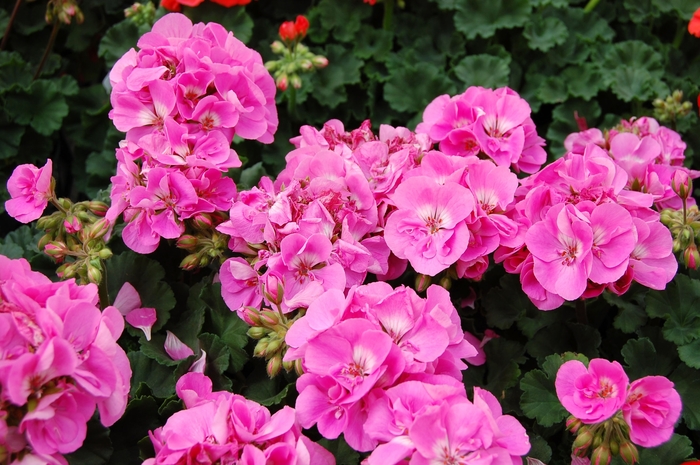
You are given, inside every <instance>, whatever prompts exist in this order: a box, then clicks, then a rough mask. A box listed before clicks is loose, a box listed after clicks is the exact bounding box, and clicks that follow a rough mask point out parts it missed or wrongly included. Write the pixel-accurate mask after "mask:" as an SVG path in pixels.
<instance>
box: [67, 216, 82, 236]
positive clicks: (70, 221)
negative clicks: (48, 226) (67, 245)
mask: <svg viewBox="0 0 700 465" xmlns="http://www.w3.org/2000/svg"><path fill="white" fill-rule="evenodd" d="M63 227H64V228H66V232H67V233H68V234H75V233H77V232H78V231H80V230H81V229H83V224H82V223H81V222H80V220H78V218H77V217H75V216H74V215H68V216H66V219H65V220H63Z"/></svg>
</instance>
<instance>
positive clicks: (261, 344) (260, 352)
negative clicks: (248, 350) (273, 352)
mask: <svg viewBox="0 0 700 465" xmlns="http://www.w3.org/2000/svg"><path fill="white" fill-rule="evenodd" d="M268 341H269V339H268V338H263V339H260V340H259V341H258V343H257V344H255V349H253V357H259V358H263V357H265V355H267V344H268Z"/></svg>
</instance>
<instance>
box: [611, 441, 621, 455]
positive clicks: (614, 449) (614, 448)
mask: <svg viewBox="0 0 700 465" xmlns="http://www.w3.org/2000/svg"><path fill="white" fill-rule="evenodd" d="M619 452H620V445H619V444H618V443H617V441H616V440H614V439H611V440H610V453H611V454H612V455H617V454H618V453H619Z"/></svg>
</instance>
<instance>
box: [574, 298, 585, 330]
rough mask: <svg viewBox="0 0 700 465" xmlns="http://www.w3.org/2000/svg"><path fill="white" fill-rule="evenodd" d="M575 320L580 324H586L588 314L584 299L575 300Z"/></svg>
mask: <svg viewBox="0 0 700 465" xmlns="http://www.w3.org/2000/svg"><path fill="white" fill-rule="evenodd" d="M576 321H577V322H578V323H580V324H582V325H587V324H588V314H587V313H586V301H585V300H583V299H581V298H580V299H578V300H577V301H576Z"/></svg>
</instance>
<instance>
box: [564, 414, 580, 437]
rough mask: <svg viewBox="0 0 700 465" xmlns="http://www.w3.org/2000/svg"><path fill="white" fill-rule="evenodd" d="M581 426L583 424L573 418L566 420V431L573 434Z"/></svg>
mask: <svg viewBox="0 0 700 465" xmlns="http://www.w3.org/2000/svg"><path fill="white" fill-rule="evenodd" d="M581 425H583V422H582V421H581V420H579V419H578V418H576V417H574V416H570V417H569V418H568V419H567V420H566V429H568V430H569V431H571V432H572V433H574V434H576V432H578V430H579V428H581Z"/></svg>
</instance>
